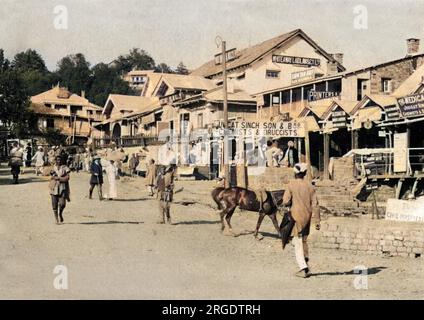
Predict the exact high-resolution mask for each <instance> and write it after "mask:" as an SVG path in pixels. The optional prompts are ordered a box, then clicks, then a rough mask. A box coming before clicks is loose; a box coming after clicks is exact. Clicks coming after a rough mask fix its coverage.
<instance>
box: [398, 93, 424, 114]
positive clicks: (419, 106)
mask: <svg viewBox="0 0 424 320" xmlns="http://www.w3.org/2000/svg"><path fill="white" fill-rule="evenodd" d="M397 101H398V104H399V109H400V113H401V115H402V116H403V117H405V118H408V117H416V116H422V115H424V93H418V94H413V95H409V96H406V97H402V98H400V99H398V100H397Z"/></svg>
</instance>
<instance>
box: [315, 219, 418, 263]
mask: <svg viewBox="0 0 424 320" xmlns="http://www.w3.org/2000/svg"><path fill="white" fill-rule="evenodd" d="M423 227H424V225H423V224H422V223H413V222H398V221H389V220H372V219H370V218H369V217H360V218H338V217H330V218H328V219H327V220H326V221H322V223H321V230H320V231H318V232H313V233H312V234H311V237H310V239H311V245H312V246H313V247H315V248H327V249H336V250H349V251H351V252H352V253H364V254H372V255H380V256H401V257H410V258H420V257H421V256H422V255H423V254H424V228H423Z"/></svg>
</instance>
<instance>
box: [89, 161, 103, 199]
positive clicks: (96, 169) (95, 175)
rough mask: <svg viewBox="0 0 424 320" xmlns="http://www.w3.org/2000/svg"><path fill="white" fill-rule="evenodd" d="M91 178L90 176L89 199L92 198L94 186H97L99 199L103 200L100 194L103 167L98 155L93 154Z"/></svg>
mask: <svg viewBox="0 0 424 320" xmlns="http://www.w3.org/2000/svg"><path fill="white" fill-rule="evenodd" d="M90 171H91V178H90V190H89V199H92V198H93V190H94V187H95V186H97V188H98V191H99V200H100V201H101V200H103V195H102V185H103V168H102V164H101V163H100V157H99V156H97V155H96V156H94V157H93V162H92V163H91V168H90Z"/></svg>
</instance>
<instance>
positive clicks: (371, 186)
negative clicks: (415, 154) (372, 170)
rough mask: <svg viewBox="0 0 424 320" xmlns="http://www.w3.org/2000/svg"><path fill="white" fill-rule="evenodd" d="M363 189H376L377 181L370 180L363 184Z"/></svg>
mask: <svg viewBox="0 0 424 320" xmlns="http://www.w3.org/2000/svg"><path fill="white" fill-rule="evenodd" d="M365 189H366V190H367V191H372V190H377V189H378V182H377V181H371V182H369V183H367V184H366V185H365Z"/></svg>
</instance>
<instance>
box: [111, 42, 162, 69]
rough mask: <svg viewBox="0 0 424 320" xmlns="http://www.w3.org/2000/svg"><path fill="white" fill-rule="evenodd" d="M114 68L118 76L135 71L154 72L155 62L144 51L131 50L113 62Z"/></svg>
mask: <svg viewBox="0 0 424 320" xmlns="http://www.w3.org/2000/svg"><path fill="white" fill-rule="evenodd" d="M115 68H116V70H117V72H118V73H119V74H124V73H127V72H130V71H131V70H133V69H136V70H154V69H155V60H153V58H152V57H151V56H150V55H149V54H148V53H147V52H146V51H144V50H142V49H138V48H133V49H132V50H130V53H129V54H126V55H121V56H119V57H118V59H116V60H115Z"/></svg>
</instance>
